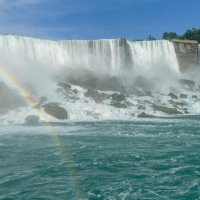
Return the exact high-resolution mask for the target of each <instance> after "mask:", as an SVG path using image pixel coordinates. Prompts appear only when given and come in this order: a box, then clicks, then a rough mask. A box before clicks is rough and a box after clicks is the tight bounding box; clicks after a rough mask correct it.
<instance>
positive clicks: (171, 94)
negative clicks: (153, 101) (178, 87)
mask: <svg viewBox="0 0 200 200" xmlns="http://www.w3.org/2000/svg"><path fill="white" fill-rule="evenodd" d="M168 96H169V97H171V98H172V99H178V96H177V95H175V94H173V93H172V92H170V93H169V94H168Z"/></svg>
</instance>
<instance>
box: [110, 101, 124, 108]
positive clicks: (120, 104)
mask: <svg viewBox="0 0 200 200" xmlns="http://www.w3.org/2000/svg"><path fill="white" fill-rule="evenodd" d="M111 106H113V107H115V108H128V106H127V105H126V104H125V103H120V102H112V103H111Z"/></svg>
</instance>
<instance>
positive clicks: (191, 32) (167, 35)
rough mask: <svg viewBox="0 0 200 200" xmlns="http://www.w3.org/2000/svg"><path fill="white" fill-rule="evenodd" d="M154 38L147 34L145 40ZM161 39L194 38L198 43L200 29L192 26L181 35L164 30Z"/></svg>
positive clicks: (199, 41) (199, 40)
mask: <svg viewBox="0 0 200 200" xmlns="http://www.w3.org/2000/svg"><path fill="white" fill-rule="evenodd" d="M155 39H156V38H155V37H153V36H151V35H149V36H148V38H147V40H155ZM162 39H164V40H174V39H179V40H195V41H197V42H198V43H200V29H197V28H192V29H188V30H186V32H185V33H184V34H183V35H178V34H177V33H176V32H164V33H163V35H162Z"/></svg>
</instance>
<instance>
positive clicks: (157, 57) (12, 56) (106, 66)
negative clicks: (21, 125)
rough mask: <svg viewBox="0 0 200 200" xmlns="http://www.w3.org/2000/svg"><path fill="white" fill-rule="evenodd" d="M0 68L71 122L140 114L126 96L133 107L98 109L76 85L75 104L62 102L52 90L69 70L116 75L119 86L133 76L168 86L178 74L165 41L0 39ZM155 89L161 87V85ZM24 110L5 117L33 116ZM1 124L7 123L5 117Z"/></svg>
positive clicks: (102, 106) (105, 105)
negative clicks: (62, 110) (56, 104)
mask: <svg viewBox="0 0 200 200" xmlns="http://www.w3.org/2000/svg"><path fill="white" fill-rule="evenodd" d="M0 65H1V67H2V66H4V67H5V66H6V68H8V69H9V70H10V71H12V72H13V73H14V74H15V76H16V78H17V79H19V80H20V81H21V82H24V83H26V82H28V83H29V84H31V85H32V86H33V87H35V89H37V92H38V98H39V97H40V96H42V95H44V96H47V97H48V99H49V101H59V102H60V103H61V105H62V106H64V107H65V108H66V110H68V112H69V114H70V119H72V120H85V119H89V120H91V119H129V118H130V116H132V114H133V113H137V112H138V111H137V108H136V107H135V105H138V101H137V97H133V98H131V97H129V100H130V101H131V102H132V104H133V106H131V107H130V108H129V109H116V108H113V107H112V106H110V105H109V103H108V102H107V103H106V102H104V103H102V104H97V103H95V102H94V101H93V100H91V99H88V98H86V97H84V92H86V91H87V89H83V88H82V87H76V86H74V87H76V89H78V94H77V96H78V98H79V99H78V100H77V101H71V100H67V101H66V100H64V98H63V96H62V95H61V96H59V95H58V94H56V93H55V90H56V83H57V82H58V81H60V80H63V79H64V80H66V79H67V77H70V73H71V71H70V70H73V71H75V73H77V74H78V73H82V70H89V71H90V72H92V73H93V74H95V76H101V77H103V76H105V75H106V76H110V77H112V76H117V77H119V78H120V80H122V82H123V81H124V82H127V81H128V82H132V81H134V79H135V77H138V76H143V77H145V78H150V79H155V78H158V79H159V81H161V82H162V83H164V82H168V83H172V82H173V80H174V79H176V78H177V77H178V76H179V73H180V72H179V65H178V61H177V58H176V54H175V50H174V46H173V43H171V42H169V41H163V40H161V41H141V42H140V41H137V42H131V41H128V40H126V39H112V40H108V39H105V40H93V41H86V40H66V41H50V40H40V39H33V38H28V37H21V36H9V35H6V36H0ZM0 78H1V80H4V81H5V82H6V78H5V77H4V75H2V74H0ZM65 78H66V79H65ZM77 79H79V76H77ZM6 83H7V82H6ZM7 84H10V83H7ZM158 85H159V86H160V87H161V84H160V83H158ZM79 86H80V85H79ZM10 87H12V84H10ZM24 109H25V108H23V109H22V110H21V111H20V112H19V111H17V112H16V111H11V112H9V113H8V115H7V116H9V119H11V118H12V115H13V116H16V115H17V116H19V118H20V119H23V117H25V116H26V115H27V114H30V113H31V111H30V110H26V111H25V110H24ZM147 109H148V108H147ZM22 113H23V114H22ZM15 118H16V117H15ZM4 119H5V121H6V117H5V116H4ZM12 120H13V119H12Z"/></svg>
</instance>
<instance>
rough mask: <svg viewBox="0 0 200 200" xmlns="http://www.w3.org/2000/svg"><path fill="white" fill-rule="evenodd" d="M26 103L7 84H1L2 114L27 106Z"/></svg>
mask: <svg viewBox="0 0 200 200" xmlns="http://www.w3.org/2000/svg"><path fill="white" fill-rule="evenodd" d="M26 105H27V103H26V101H25V100H24V99H23V98H22V97H21V96H20V95H18V93H16V92H15V91H14V90H12V89H11V88H9V87H8V86H7V85H6V84H5V83H3V82H0V113H1V114H5V113H6V112H8V111H10V110H14V109H16V108H19V107H23V106H26Z"/></svg>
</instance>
